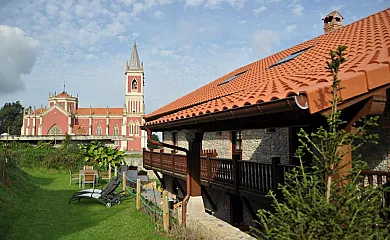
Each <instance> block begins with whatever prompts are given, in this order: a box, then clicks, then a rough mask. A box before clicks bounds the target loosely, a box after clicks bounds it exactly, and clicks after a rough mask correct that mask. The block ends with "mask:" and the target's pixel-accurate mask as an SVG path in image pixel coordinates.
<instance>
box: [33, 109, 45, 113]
mask: <svg viewBox="0 0 390 240" xmlns="http://www.w3.org/2000/svg"><path fill="white" fill-rule="evenodd" d="M45 110H46V109H44V108H38V109H35V111H34V112H33V114H34V113H35V114H41V113H43V112H44V111H45Z"/></svg>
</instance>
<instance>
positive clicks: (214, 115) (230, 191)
mask: <svg viewBox="0 0 390 240" xmlns="http://www.w3.org/2000/svg"><path fill="white" fill-rule="evenodd" d="M342 19H343V18H342V16H341V15H340V14H339V13H338V12H337V11H336V12H332V13H331V14H329V15H327V16H326V17H325V18H324V19H323V21H324V31H325V34H323V35H321V36H318V37H315V38H313V39H311V40H308V41H305V42H303V43H300V44H298V45H296V46H293V47H291V48H289V49H286V50H284V51H281V52H279V53H275V54H273V55H271V56H269V57H266V58H264V59H260V60H258V61H256V62H253V63H251V64H248V65H246V66H243V67H240V68H238V69H236V70H234V71H232V72H230V73H227V74H226V75H224V76H222V77H220V78H218V79H216V80H214V81H212V82H210V83H208V84H207V85H205V86H203V87H201V88H199V89H197V90H194V91H193V92H191V93H189V94H187V95H185V96H183V97H181V98H179V99H177V100H176V101H173V102H171V103H169V104H167V105H165V106H163V107H161V108H159V109H157V110H155V111H154V112H152V113H150V114H148V115H146V116H145V120H146V122H145V125H144V126H142V128H143V129H145V130H147V131H148V133H149V135H150V134H151V132H163V136H164V143H163V144H162V145H163V146H164V147H165V150H164V151H165V153H157V152H150V151H146V150H145V151H144V166H145V167H146V168H147V169H152V170H154V171H160V172H161V173H162V174H163V178H162V179H161V181H162V184H163V185H164V187H165V188H166V189H167V190H168V191H169V192H171V193H172V194H173V195H176V196H177V198H178V199H179V200H182V201H184V203H183V205H184V206H186V207H187V208H188V209H187V214H192V213H194V212H195V213H199V212H203V211H205V210H207V211H209V212H212V213H213V214H214V215H215V216H217V217H219V218H221V219H223V220H225V221H229V222H230V223H231V224H241V223H245V224H248V225H253V222H252V220H253V219H254V218H255V217H256V210H257V209H259V208H267V207H269V200H267V198H265V195H266V193H267V192H268V191H269V190H276V187H277V184H278V183H283V179H284V177H283V176H284V173H285V171H286V170H288V169H289V168H290V167H291V165H287V164H286V163H290V164H294V163H295V162H294V161H295V159H294V158H293V154H294V152H295V150H296V149H297V146H298V140H297V131H298V130H299V129H300V128H304V129H305V130H306V131H307V132H310V131H312V130H313V129H317V128H318V127H320V126H323V125H324V124H326V119H325V117H324V114H326V113H329V111H330V110H329V109H330V107H331V105H330V102H329V100H330V99H331V98H332V94H331V91H330V89H331V84H332V74H330V73H329V72H328V71H327V70H326V69H325V66H326V59H327V58H328V57H329V50H334V49H336V48H337V47H338V46H340V45H345V46H347V47H348V49H347V52H346V56H345V57H346V59H347V61H346V63H345V64H343V66H342V68H341V69H340V72H339V74H338V77H339V78H340V79H341V80H342V82H341V85H342V87H343V89H342V90H341V91H340V95H341V97H342V99H343V101H342V103H341V104H339V106H338V108H339V109H342V110H343V115H342V117H343V120H345V121H346V126H345V130H346V131H347V132H350V133H354V132H356V129H357V126H358V125H356V123H357V121H358V120H359V119H360V118H361V117H366V116H378V115H379V116H380V119H381V120H380V126H379V127H378V128H377V129H374V131H376V132H378V133H379V136H380V139H379V144H378V145H376V146H375V148H374V146H367V148H366V149H365V150H364V149H363V150H362V153H363V158H364V159H366V160H368V161H369V162H370V163H371V167H372V168H376V169H381V170H387V164H388V160H387V155H388V154H389V150H390V149H389V146H390V145H389V135H390V132H389V127H390V124H389V122H390V120H389V119H390V111H389V110H390V107H389V106H390V105H389V103H390V101H389V100H390V99H389V97H390V95H389V94H390V92H389V89H390V55H389V51H388V50H389V49H390V9H389V8H388V9H385V10H383V11H381V12H379V13H376V14H373V15H371V16H368V17H366V18H363V19H361V20H359V21H356V22H354V23H351V24H349V25H346V26H343V24H342V23H343V22H342ZM180 147H181V148H180ZM172 149H173V152H171V151H172ZM206 149H216V152H217V158H209V157H204V156H201V152H202V151H201V150H206ZM374 152H375V153H374ZM174 153H179V154H181V155H175V154H174ZM184 154H186V155H187V157H184V156H183V155H184ZM221 158H226V159H221ZM310 160H311V159H310V158H306V159H304V161H305V164H308V165H309V164H310ZM351 163H352V154H346V155H344V156H343V160H342V163H341V165H344V164H345V166H346V168H348V167H350V166H351ZM186 181H188V182H186Z"/></svg>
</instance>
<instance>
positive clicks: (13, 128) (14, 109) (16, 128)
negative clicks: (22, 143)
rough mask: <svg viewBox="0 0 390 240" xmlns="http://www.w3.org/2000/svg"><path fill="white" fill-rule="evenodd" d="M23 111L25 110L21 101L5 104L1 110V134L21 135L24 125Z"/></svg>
mask: <svg viewBox="0 0 390 240" xmlns="http://www.w3.org/2000/svg"><path fill="white" fill-rule="evenodd" d="M23 110H24V108H23V106H22V105H21V104H20V103H19V101H16V102H12V103H5V104H4V106H3V107H2V108H0V134H1V133H9V134H11V135H20V129H21V128H22V125H23Z"/></svg>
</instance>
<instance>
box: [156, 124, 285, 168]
mask: <svg viewBox="0 0 390 240" xmlns="http://www.w3.org/2000/svg"><path fill="white" fill-rule="evenodd" d="M164 142H165V143H168V144H173V143H172V132H164ZM177 143H178V144H177V145H178V146H180V147H184V148H188V142H187V140H186V137H185V133H184V131H180V132H177ZM231 145H232V143H231V134H230V132H229V131H223V132H206V133H205V134H204V136H203V141H202V149H205V150H206V149H216V150H217V154H218V156H217V157H219V158H231V157H232V147H231ZM242 150H243V151H242V159H244V160H253V161H259V162H264V163H270V162H271V157H280V158H281V161H282V163H288V162H289V130H288V128H277V129H276V131H275V132H274V133H267V132H266V130H265V129H253V130H243V131H242ZM164 151H165V152H168V153H169V152H170V151H171V150H170V149H164ZM179 154H180V152H179ZM181 154H184V153H181Z"/></svg>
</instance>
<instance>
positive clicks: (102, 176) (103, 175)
mask: <svg viewBox="0 0 390 240" xmlns="http://www.w3.org/2000/svg"><path fill="white" fill-rule="evenodd" d="M100 179H103V180H110V177H109V174H108V172H99V178H98V180H99V182H100Z"/></svg>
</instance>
